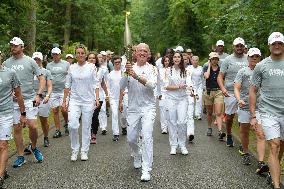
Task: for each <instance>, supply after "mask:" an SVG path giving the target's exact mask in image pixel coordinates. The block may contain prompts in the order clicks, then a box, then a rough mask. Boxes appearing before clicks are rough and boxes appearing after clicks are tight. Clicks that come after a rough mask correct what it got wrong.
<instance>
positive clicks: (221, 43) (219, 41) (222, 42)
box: [216, 40, 225, 46]
mask: <svg viewBox="0 0 284 189" xmlns="http://www.w3.org/2000/svg"><path fill="white" fill-rule="evenodd" d="M224 45H225V43H224V41H223V40H218V41H217V43H216V46H224Z"/></svg>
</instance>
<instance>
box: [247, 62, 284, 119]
mask: <svg viewBox="0 0 284 189" xmlns="http://www.w3.org/2000/svg"><path fill="white" fill-rule="evenodd" d="M251 82H252V85H254V86H256V87H258V88H259V89H260V90H259V93H260V100H259V104H258V106H259V111H260V113H265V114H269V115H272V116H277V117H283V116H284V60H279V61H275V60H272V59H271V58H270V57H267V58H265V59H264V60H262V61H261V62H260V63H258V64H257V65H256V66H255V69H254V71H253V75H252V80H251Z"/></svg>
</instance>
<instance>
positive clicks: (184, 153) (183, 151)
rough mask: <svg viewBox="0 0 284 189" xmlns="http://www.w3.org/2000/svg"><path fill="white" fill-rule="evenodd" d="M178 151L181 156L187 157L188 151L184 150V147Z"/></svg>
mask: <svg viewBox="0 0 284 189" xmlns="http://www.w3.org/2000/svg"><path fill="white" fill-rule="evenodd" d="M180 151H181V154H182V155H187V154H188V150H187V149H186V147H181V148H180Z"/></svg>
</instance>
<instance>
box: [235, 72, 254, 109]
mask: <svg viewBox="0 0 284 189" xmlns="http://www.w3.org/2000/svg"><path fill="white" fill-rule="evenodd" d="M252 73H253V70H252V69H250V68H249V67H244V68H242V69H240V70H239V71H238V73H237V76H236V78H235V83H240V84H241V91H240V93H241V99H242V100H243V101H245V103H246V104H245V106H244V107H242V108H240V109H241V110H245V111H249V99H248V98H249V87H250V85H251V78H252ZM257 99H259V98H258V97H257ZM256 104H258V103H256ZM256 109H257V107H256Z"/></svg>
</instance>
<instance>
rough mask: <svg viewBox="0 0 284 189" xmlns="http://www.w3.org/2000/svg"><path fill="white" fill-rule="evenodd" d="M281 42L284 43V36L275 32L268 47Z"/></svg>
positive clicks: (269, 38) (270, 37) (269, 39)
mask: <svg viewBox="0 0 284 189" xmlns="http://www.w3.org/2000/svg"><path fill="white" fill-rule="evenodd" d="M276 41H278V42H281V43H284V36H283V34H282V33H280V32H273V33H272V34H271V35H270V36H269V37H268V45H271V44H272V43H274V42H276Z"/></svg>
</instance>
